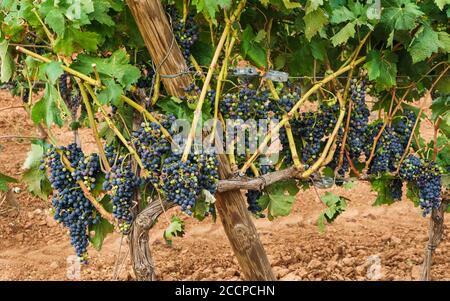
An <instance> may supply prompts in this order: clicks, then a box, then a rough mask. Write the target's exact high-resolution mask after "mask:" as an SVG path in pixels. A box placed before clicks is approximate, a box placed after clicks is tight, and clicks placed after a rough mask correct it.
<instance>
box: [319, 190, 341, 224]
mask: <svg viewBox="0 0 450 301" xmlns="http://www.w3.org/2000/svg"><path fill="white" fill-rule="evenodd" d="M320 199H321V201H322V203H324V205H325V206H327V208H326V209H325V210H324V211H323V212H322V213H321V214H320V215H319V218H318V219H317V226H318V228H319V231H320V232H324V231H325V221H326V222H327V223H332V222H333V221H334V220H335V219H336V218H337V217H338V216H339V215H341V214H342V213H343V212H344V211H345V209H347V201H346V199H345V198H344V197H342V196H338V195H335V194H334V193H331V192H327V193H326V194H325V195H324V196H321V197H320Z"/></svg>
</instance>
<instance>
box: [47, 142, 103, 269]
mask: <svg viewBox="0 0 450 301" xmlns="http://www.w3.org/2000/svg"><path fill="white" fill-rule="evenodd" d="M61 154H63V155H64V156H65V157H66V158H67V159H68V160H69V162H71V167H72V168H74V169H75V172H74V173H70V172H69V170H68V169H67V168H66V166H65V165H64V164H63V162H62V158H61ZM85 162H87V164H86V163H85ZM95 162H96V159H95V157H91V158H90V159H88V160H87V161H85V157H84V155H83V152H82V151H81V149H80V148H79V147H78V146H77V145H76V144H70V145H69V146H67V147H59V148H58V149H57V148H55V147H53V146H50V148H49V149H48V151H47V153H46V156H45V160H43V161H42V165H41V169H45V168H47V170H48V171H49V173H50V175H49V180H50V183H51V185H52V188H53V189H54V195H53V198H52V205H53V207H54V210H55V213H54V218H55V220H56V221H58V222H60V223H62V224H63V225H64V226H65V227H67V228H68V229H69V233H70V238H71V239H70V241H71V244H72V245H73V246H74V248H75V251H76V254H77V255H78V256H79V257H80V259H81V260H82V261H83V262H86V261H87V246H88V244H89V236H88V227H89V226H91V225H94V224H96V223H98V222H99V218H100V216H99V214H98V213H97V211H96V210H95V208H94V207H93V206H92V204H91V203H90V201H89V200H88V199H87V198H86V197H85V195H84V193H83V191H82V190H81V188H80V186H79V185H78V183H77V180H78V179H82V178H83V179H84V176H82V175H84V174H86V175H87V176H88V178H90V177H93V176H94V175H95V173H97V172H98V166H97V165H96V164H95Z"/></svg>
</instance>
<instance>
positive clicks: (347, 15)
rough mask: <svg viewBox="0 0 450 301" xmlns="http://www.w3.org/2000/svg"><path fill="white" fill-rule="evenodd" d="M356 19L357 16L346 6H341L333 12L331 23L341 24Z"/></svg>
mask: <svg viewBox="0 0 450 301" xmlns="http://www.w3.org/2000/svg"><path fill="white" fill-rule="evenodd" d="M354 19H355V14H354V13H353V12H352V11H351V10H349V9H348V8H347V7H346V6H341V7H339V8H338V9H335V10H333V14H332V15H331V18H330V22H331V23H333V24H339V23H342V22H346V21H351V20H354Z"/></svg>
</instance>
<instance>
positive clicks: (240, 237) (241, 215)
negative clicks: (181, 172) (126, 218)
mask: <svg viewBox="0 0 450 301" xmlns="http://www.w3.org/2000/svg"><path fill="white" fill-rule="evenodd" d="M127 4H128V6H129V8H130V10H131V12H132V14H133V16H134V19H135V21H136V24H137V26H138V28H139V30H140V32H141V35H142V37H143V39H144V41H145V45H146V47H147V49H148V51H149V53H150V55H151V57H152V59H153V62H154V64H155V66H157V69H158V70H159V71H160V74H162V75H165V74H166V75H167V74H179V73H182V72H183V71H185V70H187V65H186V62H185V59H184V57H183V55H182V53H181V51H180V49H179V47H178V45H177V43H176V42H175V41H174V36H173V33H172V30H171V27H170V24H169V22H168V20H167V17H166V14H165V11H164V8H163V6H162V4H161V2H160V1H159V0H141V1H136V0H127ZM162 78H163V84H164V87H165V89H166V91H167V92H168V93H169V94H171V95H173V96H182V95H183V94H184V93H185V91H184V87H187V86H188V85H189V84H190V83H191V78H190V76H188V75H186V74H184V75H181V76H176V77H164V76H163V77H162ZM219 173H220V176H221V178H222V179H224V178H227V177H229V176H230V175H231V171H230V167H229V162H228V160H227V159H226V157H225V156H219ZM245 204H246V201H245V198H244V196H243V194H242V193H241V191H239V190H234V191H227V192H222V193H217V202H216V206H217V210H218V213H219V216H220V219H221V221H222V225H223V227H224V230H225V233H226V235H227V237H228V239H229V241H230V244H231V246H232V249H233V251H234V254H235V256H236V258H237V260H238V262H239V265H240V267H241V270H242V272H243V274H244V277H245V278H246V279H247V280H276V278H275V276H274V274H273V272H272V268H271V266H270V263H269V260H268V258H267V255H266V252H265V250H264V247H263V245H262V243H261V240H260V239H259V235H258V233H257V231H256V227H255V225H254V224H253V221H252V220H251V216H250V214H249V213H248V210H247V208H246V205H245ZM161 212H162V211H160V213H161ZM154 217H155V215H153V217H152V218H154ZM138 220H140V219H138ZM144 220H148V221H151V220H152V219H144ZM141 229H144V230H148V227H147V228H146V227H141ZM140 245H141V246H142V244H140ZM147 251H148V250H147ZM147 251H146V252H147ZM149 254H150V253H148V256H147V261H146V263H147V264H152V261H151V256H150V255H149ZM149 258H150V260H149ZM141 263H142V261H141ZM135 271H136V268H135ZM144 275H147V276H146V277H147V279H149V280H152V279H153V278H154V276H153V272H149V273H142V276H144Z"/></svg>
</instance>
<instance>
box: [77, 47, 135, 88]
mask: <svg viewBox="0 0 450 301" xmlns="http://www.w3.org/2000/svg"><path fill="white" fill-rule="evenodd" d="M129 63H130V57H129V55H128V54H127V52H126V51H125V49H119V50H116V51H115V52H114V53H113V54H112V55H111V56H110V57H109V58H98V57H92V56H88V55H80V56H79V57H78V60H77V62H76V63H75V64H73V65H72V67H73V68H74V69H76V70H78V71H80V72H82V73H84V74H92V73H93V69H92V64H96V65H97V70H98V73H99V74H100V77H101V78H102V80H103V79H104V78H105V76H106V78H105V79H108V78H113V79H115V80H116V81H117V82H118V83H119V84H120V85H121V86H122V87H123V88H125V89H128V88H129V87H130V86H131V85H132V84H134V83H135V82H137V80H138V79H139V77H140V76H141V72H140V71H139V69H138V68H137V67H135V66H132V65H130V64H129Z"/></svg>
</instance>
